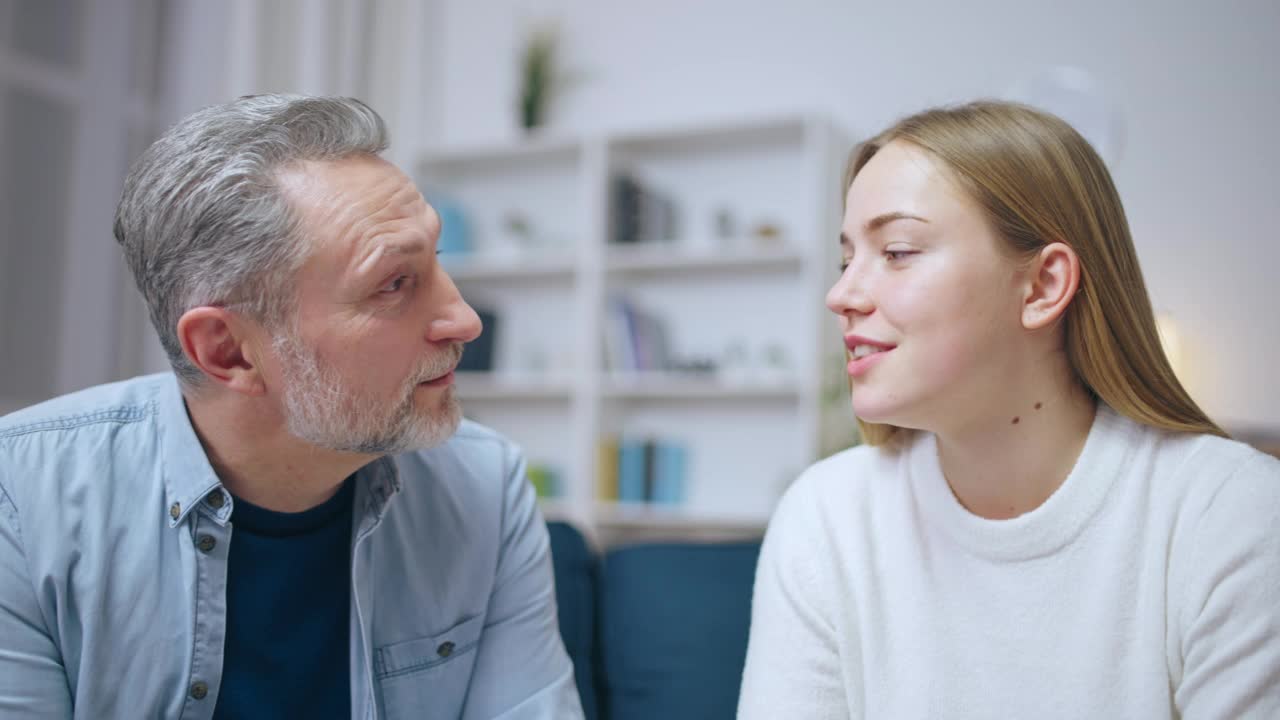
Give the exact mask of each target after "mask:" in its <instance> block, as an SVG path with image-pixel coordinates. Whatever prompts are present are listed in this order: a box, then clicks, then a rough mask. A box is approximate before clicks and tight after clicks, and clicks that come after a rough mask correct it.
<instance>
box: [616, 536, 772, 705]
mask: <svg viewBox="0 0 1280 720" xmlns="http://www.w3.org/2000/svg"><path fill="white" fill-rule="evenodd" d="M759 554H760V543H759V542H749V543H732V544H697V543H682V544H676V543H671V544H650V545H636V546H631V547H623V548H619V549H616V550H613V551H611V552H609V553H608V554H607V555H606V556H605V558H604V562H603V567H602V571H601V587H600V595H601V599H600V603H601V604H600V614H601V618H600V621H601V624H600V629H601V640H602V643H601V646H602V654H603V662H604V678H603V682H602V684H601V692H602V695H603V697H602V703H601V706H602V709H603V710H604V711H605V713H606V716H607V717H608V718H609V720H652V719H653V718H663V720H681V719H682V718H691V719H692V718H697V719H698V720H707V719H708V718H732V717H734V715H735V714H736V711H737V705H738V691H739V687H740V684H741V681H742V669H743V666H744V665H745V663H746V654H747V630H748V627H749V625H750V622H751V589H752V583H753V581H754V578H755V569H756V560H757V558H758V556H759Z"/></svg>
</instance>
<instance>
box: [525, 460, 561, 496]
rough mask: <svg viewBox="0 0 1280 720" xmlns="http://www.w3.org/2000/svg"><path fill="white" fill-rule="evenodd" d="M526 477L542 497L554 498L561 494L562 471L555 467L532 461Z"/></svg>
mask: <svg viewBox="0 0 1280 720" xmlns="http://www.w3.org/2000/svg"><path fill="white" fill-rule="evenodd" d="M525 477H527V478H528V479H529V483H530V484H531V485H533V489H534V492H535V493H537V495H538V497H540V498H554V497H559V496H560V495H561V492H560V473H558V472H556V470H555V468H552V467H551V466H549V465H544V464H541V463H530V464H529V468H528V469H527V470H526V471H525Z"/></svg>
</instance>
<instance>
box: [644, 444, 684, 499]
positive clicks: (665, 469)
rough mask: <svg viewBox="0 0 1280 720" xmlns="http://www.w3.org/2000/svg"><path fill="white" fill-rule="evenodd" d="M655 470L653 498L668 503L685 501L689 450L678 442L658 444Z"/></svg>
mask: <svg viewBox="0 0 1280 720" xmlns="http://www.w3.org/2000/svg"><path fill="white" fill-rule="evenodd" d="M655 459H656V463H655V464H656V466H657V467H656V468H655V472H654V483H653V500H654V502H658V503H663V504H666V505H678V504H680V503H682V502H684V493H685V475H686V465H687V463H688V450H687V448H686V447H685V446H684V445H681V444H678V443H670V442H664V443H661V444H659V445H658V448H657V452H656V458H655Z"/></svg>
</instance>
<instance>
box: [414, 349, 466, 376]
mask: <svg viewBox="0 0 1280 720" xmlns="http://www.w3.org/2000/svg"><path fill="white" fill-rule="evenodd" d="M463 345H464V343H460V342H455V343H450V344H449V348H448V350H447V351H446V352H444V353H441V354H440V355H439V356H437V357H435V358H432V359H431V360H429V361H428V362H427V363H426V364H424V365H423V366H422V367H421V368H419V369H418V372H417V373H415V374H414V376H413V382H412V384H413V385H417V384H418V383H424V382H427V381H428V380H435V379H436V378H438V377H440V376H441V375H444V374H445V373H447V372H449V371H451V370H453V369H454V368H455V367H457V366H458V363H459V362H461V361H462V349H463Z"/></svg>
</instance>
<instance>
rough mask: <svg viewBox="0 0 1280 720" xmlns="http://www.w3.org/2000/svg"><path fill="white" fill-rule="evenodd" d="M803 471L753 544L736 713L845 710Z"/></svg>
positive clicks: (826, 580) (816, 526)
mask: <svg viewBox="0 0 1280 720" xmlns="http://www.w3.org/2000/svg"><path fill="white" fill-rule="evenodd" d="M806 479H811V478H804V477H802V478H801V479H800V480H798V481H797V482H796V483H795V484H794V485H793V486H792V487H791V488H790V489H789V490H788V491H787V493H786V494H785V495H784V496H783V498H782V500H781V502H780V503H779V504H778V508H777V510H776V511H775V512H774V515H773V518H772V519H771V520H770V522H769V529H768V531H767V532H766V534H765V539H764V544H763V547H762V548H761V551H760V562H759V565H758V566H757V569H756V580H755V593H754V595H753V597H752V605H751V633H750V639H749V641H748V644H747V662H746V668H745V670H744V672H743V678H742V691H741V695H740V697H739V700H738V718H739V719H740V720H753V719H755V718H762V719H764V718H769V719H772V718H781V717H789V718H806V720H810V719H821V718H842V719H843V718H847V717H848V710H847V706H846V704H845V701H844V699H845V693H844V688H843V685H842V679H841V671H840V657H839V653H838V650H837V642H836V631H835V627H834V625H833V623H832V615H831V613H830V612H829V610H828V607H829V606H830V603H831V601H832V600H833V599H834V598H833V596H832V595H831V594H830V593H829V591H828V588H829V587H830V586H832V585H833V580H834V578H831V577H826V576H823V574H822V572H821V571H820V565H819V562H820V561H819V559H818V558H817V557H815V556H817V555H820V554H821V550H822V548H823V547H824V546H825V545H826V543H825V542H824V541H823V539H822V537H821V532H822V531H821V526H822V518H821V517H820V516H819V513H818V507H819V504H818V502H817V501H818V498H817V497H815V493H814V490H815V484H814V483H812V482H806Z"/></svg>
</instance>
